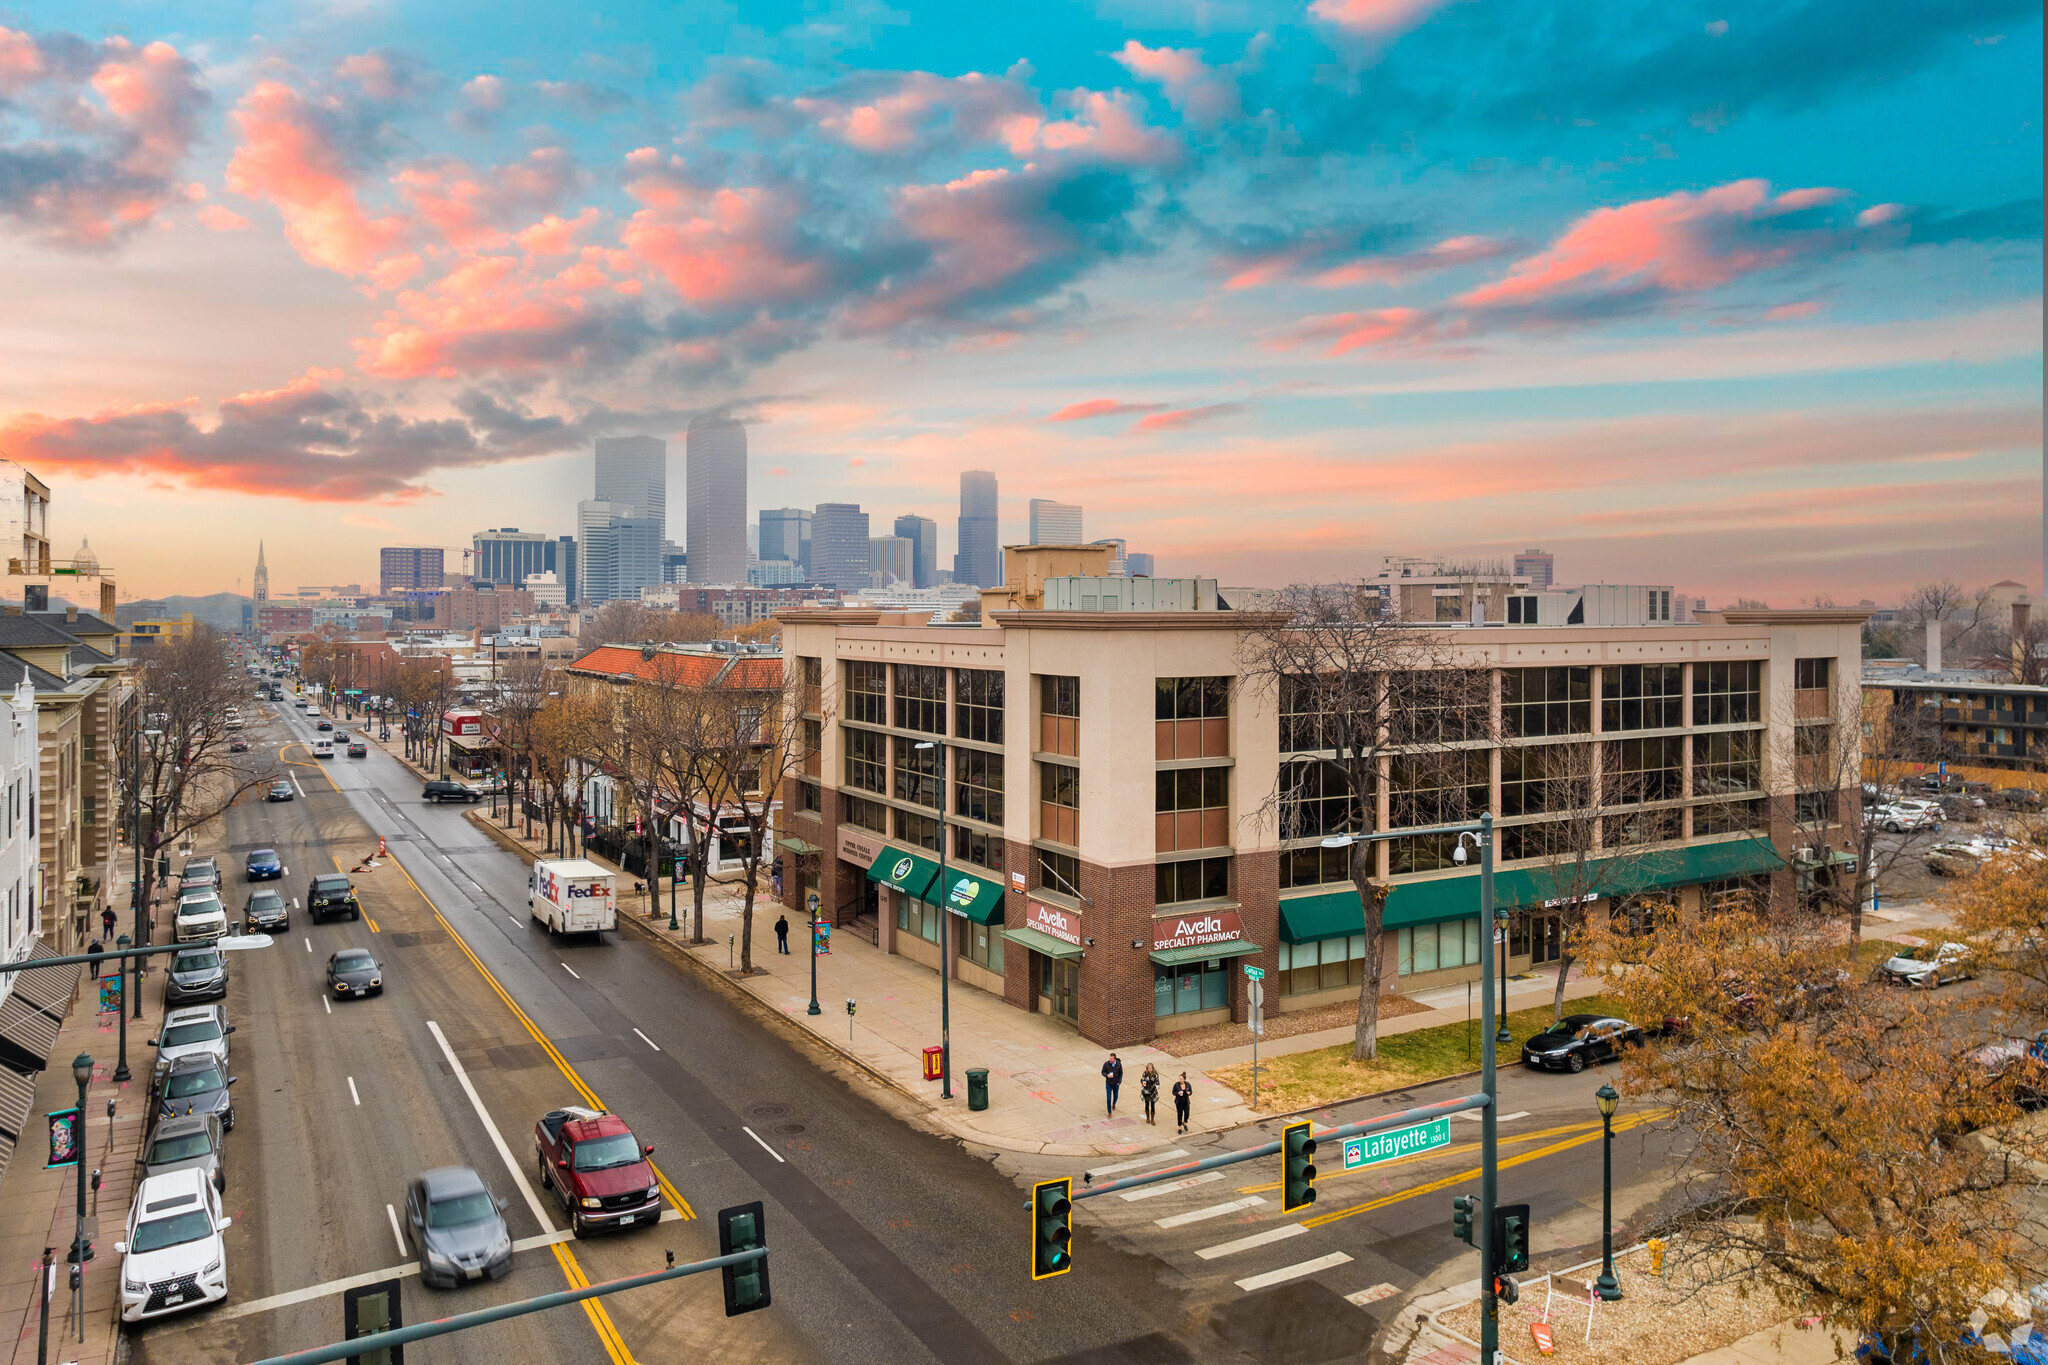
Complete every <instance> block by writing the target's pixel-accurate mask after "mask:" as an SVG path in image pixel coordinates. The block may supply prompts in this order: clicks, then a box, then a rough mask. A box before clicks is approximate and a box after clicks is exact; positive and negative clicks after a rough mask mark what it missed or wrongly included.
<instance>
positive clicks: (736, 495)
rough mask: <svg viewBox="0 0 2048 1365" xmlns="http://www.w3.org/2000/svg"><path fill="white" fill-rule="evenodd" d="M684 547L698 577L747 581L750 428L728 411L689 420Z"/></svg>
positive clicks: (693, 574)
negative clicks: (748, 446)
mask: <svg viewBox="0 0 2048 1365" xmlns="http://www.w3.org/2000/svg"><path fill="white" fill-rule="evenodd" d="M683 463H684V484H685V497H686V507H685V514H684V521H685V525H684V528H683V529H684V533H685V534H684V540H683V548H684V549H685V550H686V551H688V552H689V556H690V581H691V582H693V583H734V584H744V583H745V582H746V581H747V429H746V428H745V427H744V426H741V425H740V424H739V423H738V422H736V421H734V420H733V419H732V418H730V417H728V416H726V415H724V414H723V413H719V414H715V415H714V414H711V413H701V414H699V415H698V416H697V417H696V418H695V419H694V420H692V421H691V423H690V434H689V439H688V443H687V445H686V447H685V453H684V461H683Z"/></svg>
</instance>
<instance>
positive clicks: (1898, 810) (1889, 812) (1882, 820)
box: [1867, 801, 1941, 834]
mask: <svg viewBox="0 0 2048 1365" xmlns="http://www.w3.org/2000/svg"><path fill="white" fill-rule="evenodd" d="M1867 818H1868V819H1869V820H1870V822H1871V823H1872V824H1874V825H1876V826H1877V827H1878V828H1879V829H1882V830H1885V831H1887V832H1888V833H1891V834H1904V833H1907V832H1909V831H1912V830H1918V829H1936V830H1938V829H1940V828H1941V807H1939V806H1936V805H1933V804H1931V803H1930V802H1926V801H1895V802H1893V803H1892V804H1891V805H1889V806H1876V807H1873V808H1872V810H1871V811H1870V814H1869V816H1868V817H1867Z"/></svg>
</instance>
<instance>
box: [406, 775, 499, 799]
mask: <svg viewBox="0 0 2048 1365" xmlns="http://www.w3.org/2000/svg"><path fill="white" fill-rule="evenodd" d="M420 799H421V800H422V801H481V800H483V799H484V794H483V793H482V792H480V791H478V790H477V789H476V788H475V787H472V786H469V785H467V784H466V783H462V782H457V781H456V780H455V779H454V778H452V777H437V778H434V779H433V780H432V781H430V782H428V783H427V785H426V787H425V788H424V789H422V790H421V792H420Z"/></svg>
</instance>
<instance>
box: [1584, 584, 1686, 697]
mask: <svg viewBox="0 0 2048 1365" xmlns="http://www.w3.org/2000/svg"><path fill="white" fill-rule="evenodd" d="M1651 595H1652V596H1653V597H1654V596H1655V594H1654V593H1652V594H1651ZM1684 681H1685V666H1684V665H1683V664H1610V665H1608V666H1607V667H1606V668H1605V669H1602V670H1601V673H1600V728H1601V729H1603V730H1667V729H1675V728H1677V727H1678V726H1680V725H1683V724H1685V718H1684V707H1685V698H1684V689H1683V687H1682V684H1683V682H1684Z"/></svg>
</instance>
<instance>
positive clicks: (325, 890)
mask: <svg viewBox="0 0 2048 1365" xmlns="http://www.w3.org/2000/svg"><path fill="white" fill-rule="evenodd" d="M306 913H307V914H309V915H311V916H312V917H313V923H315V924H318V923H320V921H322V920H324V919H326V918H327V917H328V916H329V915H347V916H348V917H349V918H350V919H361V918H362V917H363V906H362V902H360V901H358V900H357V899H356V889H355V887H354V886H352V885H350V884H349V880H348V874H346V873H343V872H320V873H316V874H314V877H313V880H312V881H311V882H310V883H308V884H307V886H306Z"/></svg>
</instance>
